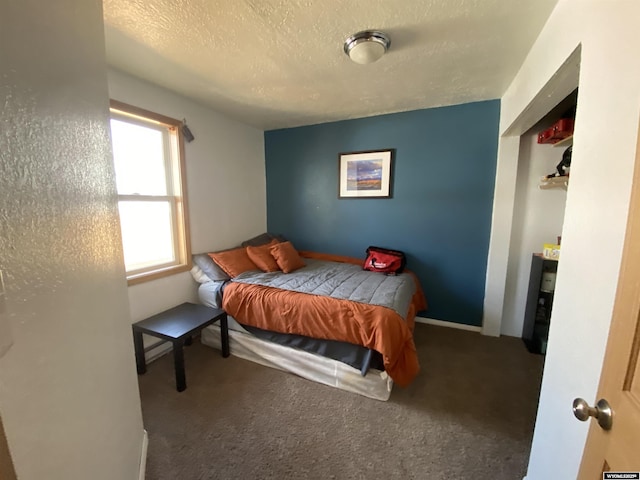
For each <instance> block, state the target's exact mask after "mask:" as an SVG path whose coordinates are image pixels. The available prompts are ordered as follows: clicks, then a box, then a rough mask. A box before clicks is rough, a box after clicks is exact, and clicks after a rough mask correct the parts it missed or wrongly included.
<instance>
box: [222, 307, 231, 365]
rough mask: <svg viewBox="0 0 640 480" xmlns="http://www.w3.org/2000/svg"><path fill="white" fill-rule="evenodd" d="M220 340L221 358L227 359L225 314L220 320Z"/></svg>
mask: <svg viewBox="0 0 640 480" xmlns="http://www.w3.org/2000/svg"><path fill="white" fill-rule="evenodd" d="M220 339H221V340H222V356H223V357H224V358H227V357H228V356H229V324H228V322H227V315H226V314H225V315H223V316H222V318H221V319H220Z"/></svg>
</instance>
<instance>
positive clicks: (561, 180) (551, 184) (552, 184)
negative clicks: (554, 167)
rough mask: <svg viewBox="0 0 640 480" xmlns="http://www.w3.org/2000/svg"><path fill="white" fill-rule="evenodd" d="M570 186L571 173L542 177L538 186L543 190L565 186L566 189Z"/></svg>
mask: <svg viewBox="0 0 640 480" xmlns="http://www.w3.org/2000/svg"><path fill="white" fill-rule="evenodd" d="M568 186H569V175H563V176H558V177H551V178H546V177H542V179H541V180H540V185H538V188H540V189H541V190H549V189H551V188H564V189H565V190H566V189H567V187H568Z"/></svg>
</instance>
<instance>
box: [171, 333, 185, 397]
mask: <svg viewBox="0 0 640 480" xmlns="http://www.w3.org/2000/svg"><path fill="white" fill-rule="evenodd" d="M182 343H183V342H182V340H176V341H174V342H173V364H174V367H175V370H176V389H177V390H178V391H179V392H182V391H184V390H185V389H186V388H187V380H186V377H185V374H184V351H183V350H182Z"/></svg>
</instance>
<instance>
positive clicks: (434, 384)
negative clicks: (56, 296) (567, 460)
mask: <svg viewBox="0 0 640 480" xmlns="http://www.w3.org/2000/svg"><path fill="white" fill-rule="evenodd" d="M416 346H417V349H418V352H419V355H420V362H421V366H422V372H421V373H420V375H419V376H418V378H417V379H416V380H415V381H414V383H413V384H412V385H411V386H410V387H408V388H405V389H402V388H399V387H397V386H396V387H394V389H393V392H392V393H391V398H390V400H389V401H388V402H379V401H376V400H370V399H368V398H365V397H362V396H359V395H355V394H352V393H347V392H343V391H341V390H337V389H335V388H332V387H327V386H324V385H319V384H316V383H314V382H311V381H308V380H305V379H302V378H300V377H297V376H295V375H292V374H289V373H285V372H281V371H278V370H273V369H270V368H267V367H262V366H260V365H257V364H254V363H251V362H248V361H246V360H242V359H239V358H236V357H234V356H231V357H229V358H227V359H223V358H222V357H221V356H220V354H219V351H217V350H213V349H211V348H210V347H206V346H204V345H202V344H200V343H199V341H194V344H193V345H192V346H191V347H187V348H186V350H185V359H186V360H185V361H186V365H187V385H188V388H187V390H185V391H184V392H182V393H178V392H176V390H175V385H174V376H173V363H172V357H171V356H170V355H168V356H165V357H163V358H161V359H159V360H158V361H156V362H153V363H152V364H151V365H149V368H148V371H147V373H146V375H143V376H140V377H138V378H139V382H140V393H141V396H142V409H143V415H144V424H145V428H146V429H147V431H148V432H149V453H148V459H147V479H149V480H160V479H171V480H175V479H180V480H192V479H224V480H227V479H229V480H231V479H242V480H251V479H278V480H279V479H323V480H324V479H373V478H379V479H429V480H438V479H443V480H444V479H446V480H453V479H462V480H467V479H473V480H482V479H492V480H502V479H505V480H506V479H508V480H515V479H517V480H520V479H522V477H523V476H524V475H525V473H526V465H527V461H528V457H529V449H530V444H531V437H532V431H533V422H534V418H535V413H536V405H537V401H538V388H539V384H540V378H541V370H542V357H540V356H537V355H532V354H529V353H528V352H527V350H526V348H525V347H524V344H523V343H522V341H521V340H519V339H515V338H509V337H502V338H489V337H483V336H481V335H480V334H477V333H472V332H465V331H461V330H453V329H448V328H442V327H434V326H428V325H417V326H416Z"/></svg>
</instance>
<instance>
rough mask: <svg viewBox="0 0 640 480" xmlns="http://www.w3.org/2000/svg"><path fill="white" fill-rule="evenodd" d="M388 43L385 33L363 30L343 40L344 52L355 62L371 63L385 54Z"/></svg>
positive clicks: (389, 42)
mask: <svg viewBox="0 0 640 480" xmlns="http://www.w3.org/2000/svg"><path fill="white" fill-rule="evenodd" d="M390 45H391V39H390V38H389V36H388V35H387V34H386V33H383V32H378V31H375V30H365V31H363V32H358V33H354V34H353V35H351V36H350V37H349V38H347V39H346V40H345V42H344V53H346V54H347V55H348V56H349V58H350V59H351V60H353V61H354V62H356V63H360V64H366V63H373V62H375V61H376V60H378V59H379V58H380V57H382V55H384V54H385V52H386V51H387V50H388V49H389V46H390Z"/></svg>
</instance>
